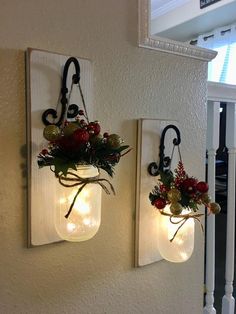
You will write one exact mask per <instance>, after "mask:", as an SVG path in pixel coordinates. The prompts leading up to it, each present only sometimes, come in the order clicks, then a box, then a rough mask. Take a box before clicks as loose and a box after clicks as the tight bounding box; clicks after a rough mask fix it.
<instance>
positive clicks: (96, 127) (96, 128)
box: [88, 122, 101, 135]
mask: <svg viewBox="0 0 236 314" xmlns="http://www.w3.org/2000/svg"><path fill="white" fill-rule="evenodd" d="M88 128H89V130H90V131H93V132H94V133H93V134H94V135H98V134H99V133H100V130H101V128H100V125H99V123H97V122H90V123H89V126H88Z"/></svg>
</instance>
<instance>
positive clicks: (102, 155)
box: [38, 110, 129, 176]
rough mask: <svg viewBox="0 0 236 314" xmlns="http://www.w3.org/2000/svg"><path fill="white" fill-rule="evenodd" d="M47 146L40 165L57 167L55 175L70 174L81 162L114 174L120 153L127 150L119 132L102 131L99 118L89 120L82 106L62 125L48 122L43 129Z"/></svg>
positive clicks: (40, 156) (43, 151) (40, 158)
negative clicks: (70, 119)
mask: <svg viewBox="0 0 236 314" xmlns="http://www.w3.org/2000/svg"><path fill="white" fill-rule="evenodd" d="M43 136H44V138H45V139H46V140H47V141H48V147H47V148H45V149H43V150H42V151H41V153H40V154H39V156H38V165H39V167H45V166H50V167H52V166H53V167H54V169H53V171H54V172H55V175H56V176H60V175H61V174H63V175H64V176H67V174H68V171H69V170H70V169H73V170H76V169H77V166H79V165H92V166H94V167H97V168H98V169H103V170H105V171H106V172H107V173H108V174H109V175H110V176H113V173H114V167H115V165H116V164H118V162H119V161H120V158H121V156H123V155H124V154H126V153H128V151H129V150H128V148H129V146H128V145H122V144H123V140H122V139H121V137H120V136H119V135H118V134H108V133H107V132H105V133H104V134H103V135H102V134H101V127H100V124H99V122H98V121H93V122H89V120H88V117H87V115H86V114H85V113H84V110H79V112H78V116H77V117H76V119H75V120H74V121H70V122H69V121H65V122H64V123H63V125H62V126H61V127H58V126H56V125H54V124H52V125H48V126H46V127H45V128H44V131H43Z"/></svg>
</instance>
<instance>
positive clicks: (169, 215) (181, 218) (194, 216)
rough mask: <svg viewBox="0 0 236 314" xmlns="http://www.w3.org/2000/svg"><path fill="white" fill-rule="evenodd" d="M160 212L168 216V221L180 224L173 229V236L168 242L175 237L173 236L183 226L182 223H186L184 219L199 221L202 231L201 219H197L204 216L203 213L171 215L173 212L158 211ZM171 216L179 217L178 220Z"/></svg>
mask: <svg viewBox="0 0 236 314" xmlns="http://www.w3.org/2000/svg"><path fill="white" fill-rule="evenodd" d="M160 214H161V215H164V216H168V217H170V222H171V223H172V224H175V225H178V224H180V226H179V227H178V228H177V230H176V231H175V233H174V235H173V237H172V238H171V239H170V242H172V241H173V240H174V239H175V237H176V235H177V233H178V232H179V230H180V228H182V227H183V225H184V224H185V223H186V221H188V219H196V220H197V221H198V222H199V224H200V227H201V229H202V232H203V233H204V228H203V225H202V223H201V221H200V219H199V217H201V216H204V214H192V215H191V214H186V215H173V214H168V213H165V212H164V211H160ZM173 218H180V220H179V221H173Z"/></svg>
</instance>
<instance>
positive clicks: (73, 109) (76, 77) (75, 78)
mask: <svg viewBox="0 0 236 314" xmlns="http://www.w3.org/2000/svg"><path fill="white" fill-rule="evenodd" d="M71 63H73V64H74V67H75V74H73V75H72V83H73V84H79V81H80V65H79V61H78V60H77V59H76V58H74V57H70V58H69V59H68V60H67V61H66V63H65V66H64V69H63V75H62V87H61V99H60V102H61V105H62V109H61V115H60V118H59V120H58V121H57V122H56V123H52V122H50V121H49V120H48V116H52V118H53V119H56V118H57V111H56V110H55V109H52V108H49V109H47V110H45V111H44V112H43V114H42V121H43V123H44V125H50V124H54V125H57V126H60V125H61V124H62V122H63V120H64V116H65V114H66V105H67V103H68V98H67V93H68V88H67V85H66V82H67V76H68V70H69V67H70V65H71ZM68 111H69V113H68V118H74V117H76V116H77V114H78V111H79V108H78V106H77V105H76V104H71V105H70V106H69V108H68Z"/></svg>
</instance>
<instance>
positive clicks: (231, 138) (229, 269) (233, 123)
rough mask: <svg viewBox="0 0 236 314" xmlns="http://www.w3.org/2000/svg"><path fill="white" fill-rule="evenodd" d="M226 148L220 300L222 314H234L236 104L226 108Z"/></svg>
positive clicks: (230, 104) (228, 105)
mask: <svg viewBox="0 0 236 314" xmlns="http://www.w3.org/2000/svg"><path fill="white" fill-rule="evenodd" d="M226 147H227V148H228V197H227V234H226V264H225V281H226V283H225V295H224V297H223V299H222V314H234V313H235V312H234V308H235V300H234V297H233V279H234V246H235V162H236V104H235V103H227V107H226Z"/></svg>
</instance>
